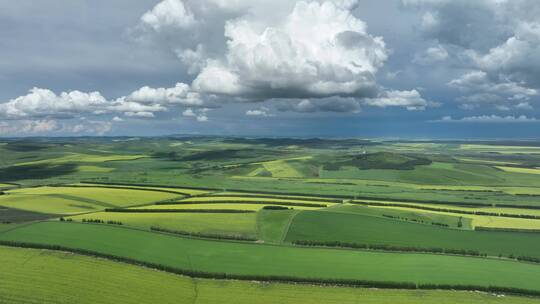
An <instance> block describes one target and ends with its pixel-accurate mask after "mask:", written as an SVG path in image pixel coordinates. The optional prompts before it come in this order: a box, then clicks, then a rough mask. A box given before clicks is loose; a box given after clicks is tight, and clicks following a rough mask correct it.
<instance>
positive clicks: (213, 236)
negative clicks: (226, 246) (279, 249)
mask: <svg viewBox="0 0 540 304" xmlns="http://www.w3.org/2000/svg"><path fill="white" fill-rule="evenodd" d="M150 230H153V231H157V232H165V233H170V234H178V235H183V236H189V237H199V238H208V239H218V240H233V241H246V242H256V241H257V239H256V238H252V237H247V236H241V235H223V234H215V233H202V232H190V231H182V230H171V229H166V228H161V227H157V226H152V227H150Z"/></svg>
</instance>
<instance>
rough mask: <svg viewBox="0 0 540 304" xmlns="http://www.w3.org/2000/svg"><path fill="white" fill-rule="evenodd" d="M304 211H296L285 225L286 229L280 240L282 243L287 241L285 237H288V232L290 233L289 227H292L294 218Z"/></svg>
mask: <svg viewBox="0 0 540 304" xmlns="http://www.w3.org/2000/svg"><path fill="white" fill-rule="evenodd" d="M300 212H302V211H296V212H294V214H293V215H292V216H291V217H290V218H289V221H287V226H285V229H283V234H282V235H281V239H280V241H279V243H280V244H283V242H285V239H286V238H287V234H289V229H290V228H291V225H292V222H293V220H294V218H295V217H296V216H297V215H298V214H299V213H300Z"/></svg>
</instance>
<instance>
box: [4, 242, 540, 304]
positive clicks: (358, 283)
mask: <svg viewBox="0 0 540 304" xmlns="http://www.w3.org/2000/svg"><path fill="white" fill-rule="evenodd" d="M0 245H4V246H11V247H20V248H34V249H48V250H58V251H66V252H73V253H76V254H82V255H87V256H93V257H99V258H105V259H109V260H113V261H118V262H123V263H128V264H133V265H138V266H145V267H148V268H153V269H157V270H161V271H166V272H170V273H174V274H179V275H184V276H188V277H192V278H206V279H221V280H225V279H229V280H244V281H261V282H277V283H299V284H319V285H329V286H351V287H367V288H386V289H424V290H433V289H449V290H470V291H485V292H492V293H506V294H516V295H524V296H536V297H538V296H540V291H538V290H530V289H521V288H512V287H501V286H476V285H457V284H456V285H450V284H415V283H411V282H392V281H369V280H355V279H327V278H300V277H293V276H284V275H242V274H230V273H218V272H205V271H196V270H188V269H182V268H177V267H172V266H167V265H163V264H157V263H151V262H144V261H139V260H135V259H132V258H127V257H122V256H117V255H112V254H107V253H100V252H96V251H91V250H86V249H77V248H69V247H64V246H58V245H46V244H36V243H24V242H13V241H2V240H0Z"/></svg>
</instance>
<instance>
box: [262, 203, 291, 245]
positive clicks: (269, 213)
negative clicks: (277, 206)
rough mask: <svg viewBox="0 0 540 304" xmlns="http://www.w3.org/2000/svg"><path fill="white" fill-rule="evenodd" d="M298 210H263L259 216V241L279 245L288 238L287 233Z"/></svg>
mask: <svg viewBox="0 0 540 304" xmlns="http://www.w3.org/2000/svg"><path fill="white" fill-rule="evenodd" d="M296 214H298V211H297V210H261V211H259V213H258V215H257V232H258V235H259V239H260V240H263V241H264V242H266V243H274V244H279V243H281V242H283V240H284V239H285V237H286V236H287V231H288V229H289V226H290V224H291V222H292V220H293V218H294V216H295V215H296Z"/></svg>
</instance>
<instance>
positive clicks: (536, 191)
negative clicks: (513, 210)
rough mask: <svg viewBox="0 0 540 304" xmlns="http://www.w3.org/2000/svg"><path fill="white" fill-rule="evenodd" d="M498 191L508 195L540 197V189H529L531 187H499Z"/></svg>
mask: <svg viewBox="0 0 540 304" xmlns="http://www.w3.org/2000/svg"><path fill="white" fill-rule="evenodd" d="M499 189H500V190H502V191H504V192H506V193H508V194H514V195H517V194H524V195H540V187H539V188H531V187H500V188H499Z"/></svg>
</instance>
